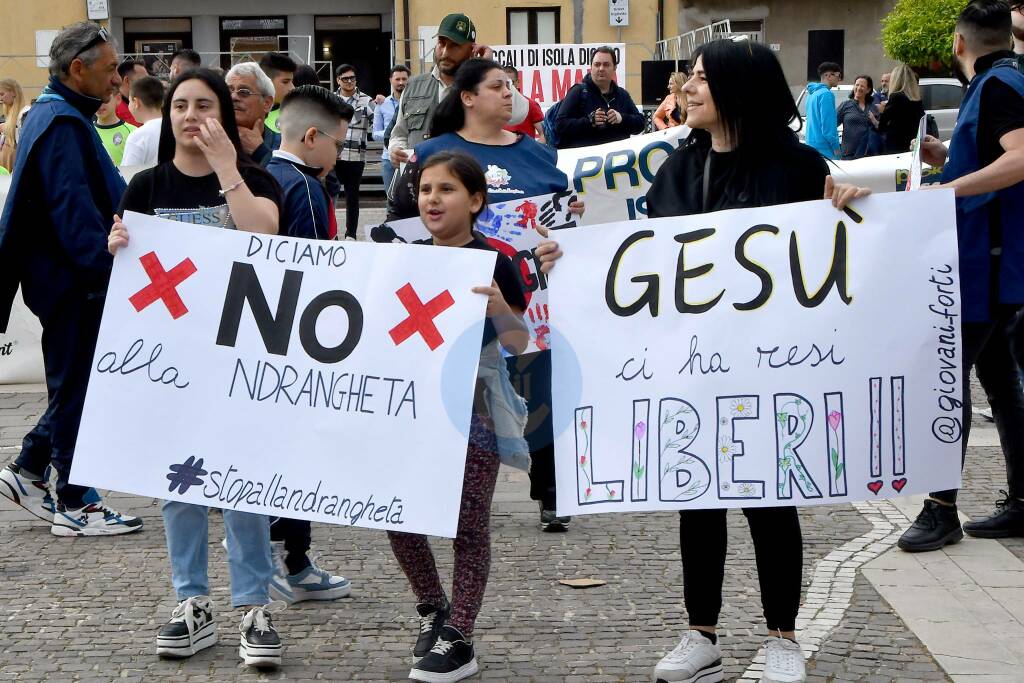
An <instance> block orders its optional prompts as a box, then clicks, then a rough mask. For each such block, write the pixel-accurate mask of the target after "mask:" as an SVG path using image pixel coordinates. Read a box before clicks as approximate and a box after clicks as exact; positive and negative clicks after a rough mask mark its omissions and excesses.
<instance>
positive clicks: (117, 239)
mask: <svg viewBox="0 0 1024 683" xmlns="http://www.w3.org/2000/svg"><path fill="white" fill-rule="evenodd" d="M127 246H128V228H126V227H124V223H122V222H121V217H120V216H118V215H117V214H116V213H115V214H114V225H113V227H111V228H110V234H109V235H107V251H109V252H110V253H111V255H114V254H117V250H118V249H120V248H121V247H127Z"/></svg>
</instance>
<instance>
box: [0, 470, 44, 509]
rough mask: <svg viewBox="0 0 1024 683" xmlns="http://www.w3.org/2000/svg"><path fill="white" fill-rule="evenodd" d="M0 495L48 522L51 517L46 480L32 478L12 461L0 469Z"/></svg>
mask: <svg viewBox="0 0 1024 683" xmlns="http://www.w3.org/2000/svg"><path fill="white" fill-rule="evenodd" d="M0 496H3V497H4V498H6V499H7V500H9V501H11V502H12V503H14V504H15V505H20V506H21V507H23V508H25V509H26V510H27V511H29V512H31V513H32V514H33V515H35V516H36V517H38V518H39V519H41V520H43V521H44V522H49V521H51V520H52V519H53V510H54V507H53V495H52V494H51V493H50V488H49V487H48V486H47V485H46V480H45V479H42V478H38V479H37V478H34V477H30V476H28V474H27V473H26V472H25V471H24V470H23V469H21V468H20V467H18V466H17V465H15V464H14V463H13V462H12V463H11V464H10V465H8V466H7V467H5V468H3V470H0Z"/></svg>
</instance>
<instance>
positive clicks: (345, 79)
mask: <svg viewBox="0 0 1024 683" xmlns="http://www.w3.org/2000/svg"><path fill="white" fill-rule="evenodd" d="M338 80H339V81H341V82H342V83H351V82H352V81H354V80H356V77H355V76H339V77H338Z"/></svg>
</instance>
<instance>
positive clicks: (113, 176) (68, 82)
mask: <svg viewBox="0 0 1024 683" xmlns="http://www.w3.org/2000/svg"><path fill="white" fill-rule="evenodd" d="M117 66H118V57H117V50H116V49H115V47H114V45H113V42H112V40H111V38H110V36H109V35H108V34H107V32H106V30H104V29H102V28H100V27H99V26H97V25H95V24H91V23H89V22H81V23H78V24H74V25H72V26H69V27H67V28H66V29H64V30H63V31H61V32H60V34H58V36H57V37H56V39H55V40H54V41H53V46H52V47H51V48H50V82H49V85H47V87H46V88H45V89H44V90H43V93H42V95H41V96H40V97H39V99H38V100H36V103H35V105H34V106H33V107H32V109H31V110H30V112H29V114H28V116H27V117H26V119H25V124H24V128H23V129H22V133H21V139H20V144H19V145H18V153H17V157H16V160H15V171H14V177H13V178H12V179H11V188H10V192H9V194H8V196H7V203H6V205H5V206H4V211H3V216H2V218H0V329H6V328H7V323H8V320H9V317H10V311H11V306H12V304H13V301H14V296H15V293H16V292H17V289H18V286H19V285H20V286H21V290H22V296H23V297H24V299H25V304H26V305H27V306H28V307H29V309H31V311H32V312H33V313H34V314H35V315H36V316H38V317H39V321H40V323H41V324H42V326H43V337H42V345H43V363H44V365H45V368H46V388H47V393H48V395H49V405H48V406H47V409H46V413H45V414H44V415H43V417H42V418H41V419H40V422H39V424H38V425H37V426H36V428H35V429H33V430H32V432H30V433H29V435H28V436H26V437H25V441H24V444H23V447H22V452H21V455H20V456H19V457H18V458H17V459H16V460H15V462H14V463H12V464H10V465H8V466H7V467H6V468H4V469H3V471H2V472H0V494H2V495H3V496H5V497H6V498H8V499H10V500H13V501H14V502H15V503H18V504H19V505H21V506H22V507H24V508H25V509H26V510H28V511H29V512H31V513H32V514H34V515H36V516H37V517H40V518H42V519H47V518H49V519H50V520H52V526H51V527H50V531H51V532H52V533H53V534H54V535H56V536H101V535H110V534H123V533H128V532H131V531H136V530H138V529H140V528H141V527H142V520H140V519H138V518H135V517H129V516H127V515H122V514H120V513H118V512H116V511H115V510H112V509H110V508H109V507H106V506H104V505H103V504H102V503H100V502H99V501H97V500H95V497H94V496H93V497H92V499H91V500H92V502H89V501H88V500H87V496H89V494H90V489H88V488H86V487H82V486H77V485H74V484H71V483H70V482H69V481H68V477H69V476H70V473H71V462H72V458H73V456H74V452H75V442H76V440H77V438H78V426H79V423H80V422H81V418H82V407H83V404H84V402H85V390H86V386H87V385H88V380H89V371H90V367H91V364H92V357H93V351H94V349H95V345H96V336H97V334H98V332H99V325H100V317H101V315H102V313H103V300H104V297H105V296H106V290H107V282H108V280H109V278H110V269H111V264H112V260H111V257H110V254H108V253H107V248H106V245H107V232H108V230H109V227H110V225H111V223H112V221H113V214H114V211H115V209H116V207H117V205H118V203H119V202H120V199H121V195H122V194H123V193H124V190H125V183H124V180H123V179H122V178H121V176H120V174H119V173H118V171H117V169H116V168H115V167H114V165H113V164H112V163H111V161H110V157H109V156H107V155H105V154H103V153H102V150H103V147H102V143H101V142H100V139H99V137H98V136H97V134H96V131H95V129H94V128H93V126H92V123H91V119H92V117H93V115H94V114H95V113H96V110H97V109H98V108H99V106H100V103H101V101H102V100H105V99H107V98H108V97H109V96H110V94H111V93H112V92H114V91H115V90H116V89H117V87H118V85H119V84H120V77H119V76H118V74H117ZM111 408H112V409H113V408H114V407H113V406H112V407H111ZM51 462H52V465H53V467H54V469H56V471H57V501H56V504H55V505H54V503H53V499H52V497H51V495H50V492H49V489H48V487H47V483H46V480H45V478H44V475H45V473H46V471H47V469H48V466H49V465H50V464H51Z"/></svg>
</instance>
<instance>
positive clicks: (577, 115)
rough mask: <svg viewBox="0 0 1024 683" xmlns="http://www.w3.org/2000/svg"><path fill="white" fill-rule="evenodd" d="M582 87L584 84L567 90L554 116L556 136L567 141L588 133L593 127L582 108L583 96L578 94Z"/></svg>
mask: <svg viewBox="0 0 1024 683" xmlns="http://www.w3.org/2000/svg"><path fill="white" fill-rule="evenodd" d="M583 87H585V86H580V87H578V88H576V87H573V88H571V89H570V90H569V92H568V93H567V94H566V96H565V99H563V100H562V104H561V105H559V107H558V116H556V117H555V130H556V131H558V136H559V137H560V138H562V140H565V141H567V142H571V141H573V140H575V139H578V138H580V137H582V136H585V135H588V134H589V133H590V130H591V129H592V128H593V127H594V124H593V122H592V121H591V120H590V116H588V115H587V112H586V111H584V110H583V106H582V100H583V98H582V97H581V96H580V90H582V89H583Z"/></svg>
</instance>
